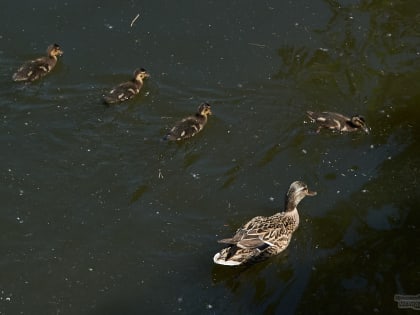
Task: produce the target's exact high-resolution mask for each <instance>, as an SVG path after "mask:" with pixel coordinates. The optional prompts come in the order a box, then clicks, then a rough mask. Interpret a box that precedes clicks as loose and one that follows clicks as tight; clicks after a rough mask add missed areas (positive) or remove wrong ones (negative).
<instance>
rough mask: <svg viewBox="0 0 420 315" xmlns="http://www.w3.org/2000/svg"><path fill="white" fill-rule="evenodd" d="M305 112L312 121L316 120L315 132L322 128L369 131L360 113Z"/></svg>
mask: <svg viewBox="0 0 420 315" xmlns="http://www.w3.org/2000/svg"><path fill="white" fill-rule="evenodd" d="M306 114H307V115H308V117H309V119H310V120H311V121H312V122H317V123H318V124H319V127H318V129H317V130H316V132H317V133H319V132H320V131H321V129H322V128H326V129H331V130H338V131H346V132H348V131H357V130H360V129H361V130H363V131H364V132H366V133H367V134H368V133H369V128H368V127H367V126H366V121H365V118H364V117H363V116H360V115H354V116H352V117H347V116H344V115H341V114H339V113H332V112H322V113H315V112H311V111H307V112H306Z"/></svg>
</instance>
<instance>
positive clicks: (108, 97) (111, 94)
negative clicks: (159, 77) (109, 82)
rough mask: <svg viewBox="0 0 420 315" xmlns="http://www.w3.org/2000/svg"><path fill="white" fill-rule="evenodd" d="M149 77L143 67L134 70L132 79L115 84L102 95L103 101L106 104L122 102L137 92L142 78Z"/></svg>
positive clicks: (140, 86)
mask: <svg viewBox="0 0 420 315" xmlns="http://www.w3.org/2000/svg"><path fill="white" fill-rule="evenodd" d="M148 77H150V74H149V73H147V71H146V70H144V69H143V68H141V69H138V70H136V71H134V74H133V79H131V81H127V82H124V83H121V84H119V85H117V86H116V87H114V88H112V89H111V90H110V91H108V92H107V93H105V95H104V96H103V98H104V102H105V103H106V104H108V105H110V104H115V103H120V102H124V101H126V100H129V99H131V98H133V97H134V96H135V95H137V94H139V92H140V89H141V88H142V86H143V80H144V79H145V78H148Z"/></svg>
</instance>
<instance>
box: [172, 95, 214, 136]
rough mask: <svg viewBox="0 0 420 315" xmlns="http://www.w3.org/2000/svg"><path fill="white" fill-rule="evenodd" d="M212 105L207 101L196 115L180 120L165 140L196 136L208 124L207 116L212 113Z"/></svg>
mask: <svg viewBox="0 0 420 315" xmlns="http://www.w3.org/2000/svg"><path fill="white" fill-rule="evenodd" d="M211 114H212V112H211V107H210V105H209V104H207V103H203V104H201V105H200V106H199V107H198V109H197V113H196V114H195V115H191V116H188V117H186V118H184V119H182V120H180V121H178V122H177V123H176V124H175V126H173V127H172V128H171V130H169V132H168V134H166V136H165V137H164V139H165V140H170V141H179V140H183V139H188V138H191V137H193V136H195V135H196V134H197V133H199V132H200V131H201V130H203V128H204V126H205V125H206V124H207V119H208V118H207V116H209V115H211Z"/></svg>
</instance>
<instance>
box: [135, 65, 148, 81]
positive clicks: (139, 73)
mask: <svg viewBox="0 0 420 315" xmlns="http://www.w3.org/2000/svg"><path fill="white" fill-rule="evenodd" d="M133 77H134V80H135V81H139V82H143V79H145V78H149V77H150V74H149V73H148V72H147V71H146V70H145V69H143V68H141V69H137V70H136V71H134V74H133Z"/></svg>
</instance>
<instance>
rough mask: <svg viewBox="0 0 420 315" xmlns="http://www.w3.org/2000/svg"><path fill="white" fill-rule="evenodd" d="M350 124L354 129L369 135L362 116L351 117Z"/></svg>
mask: <svg viewBox="0 0 420 315" xmlns="http://www.w3.org/2000/svg"><path fill="white" fill-rule="evenodd" d="M351 123H352V125H353V126H354V127H356V128H359V129H362V130H363V131H364V132H366V133H367V134H369V128H368V127H367V126H366V121H365V118H364V117H363V116H360V115H354V116H353V117H351Z"/></svg>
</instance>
